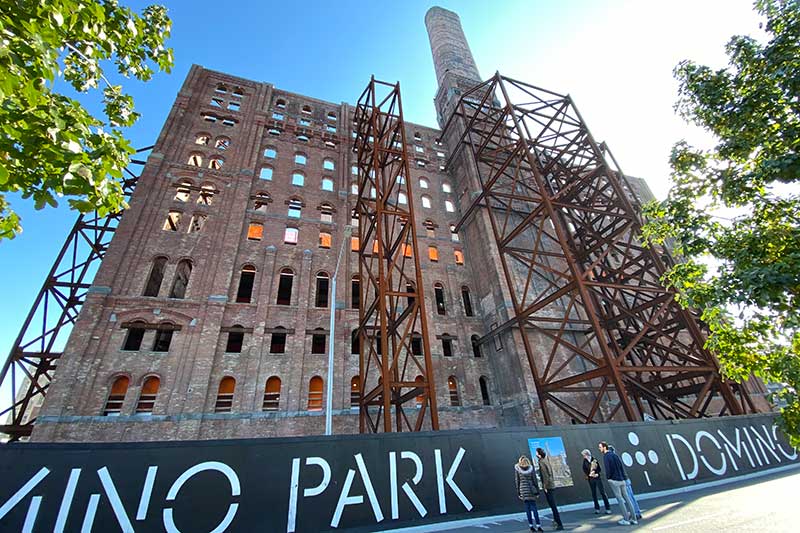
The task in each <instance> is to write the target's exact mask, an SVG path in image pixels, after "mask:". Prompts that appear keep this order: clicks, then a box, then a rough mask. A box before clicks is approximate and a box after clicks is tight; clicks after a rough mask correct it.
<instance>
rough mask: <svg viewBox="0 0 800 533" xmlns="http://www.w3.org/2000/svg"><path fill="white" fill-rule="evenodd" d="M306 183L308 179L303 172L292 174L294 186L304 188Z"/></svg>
mask: <svg viewBox="0 0 800 533" xmlns="http://www.w3.org/2000/svg"><path fill="white" fill-rule="evenodd" d="M305 183H306V177H305V175H303V173H302V172H295V173H294V174H292V185H296V186H297V187H303V186H304V185H305Z"/></svg>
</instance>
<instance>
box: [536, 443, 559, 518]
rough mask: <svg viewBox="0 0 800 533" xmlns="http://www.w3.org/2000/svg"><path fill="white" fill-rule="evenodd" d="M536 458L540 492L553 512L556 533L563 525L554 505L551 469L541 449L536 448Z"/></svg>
mask: <svg viewBox="0 0 800 533" xmlns="http://www.w3.org/2000/svg"><path fill="white" fill-rule="evenodd" d="M536 457H538V458H539V475H540V476H541V477H542V490H544V496H545V498H547V504H548V505H550V510H551V511H553V520H555V523H556V531H562V530H563V529H564V525H563V524H562V523H561V515H560V514H558V506H557V505H556V492H555V491H556V483H555V480H554V479H553V467H551V466H550V463H548V462H547V459H545V457H547V454H546V453H545V452H544V450H543V449H541V448H536Z"/></svg>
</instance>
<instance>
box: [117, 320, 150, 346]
mask: <svg viewBox="0 0 800 533" xmlns="http://www.w3.org/2000/svg"><path fill="white" fill-rule="evenodd" d="M146 326H147V324H145V323H144V322H143V321H141V320H137V321H135V322H132V323H131V324H130V326H128V334H127V335H125V342H124V343H123V344H122V349H123V350H126V351H131V352H135V351H137V350H139V349H140V348H141V347H142V339H143V338H144V332H145V331H146V329H145V328H146Z"/></svg>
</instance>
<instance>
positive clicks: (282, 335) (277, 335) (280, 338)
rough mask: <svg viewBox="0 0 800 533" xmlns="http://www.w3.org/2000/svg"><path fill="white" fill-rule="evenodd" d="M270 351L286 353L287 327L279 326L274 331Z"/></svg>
mask: <svg viewBox="0 0 800 533" xmlns="http://www.w3.org/2000/svg"><path fill="white" fill-rule="evenodd" d="M269 353H286V328H284V327H282V326H278V327H277V328H275V330H274V331H273V332H272V336H271V338H270V341H269Z"/></svg>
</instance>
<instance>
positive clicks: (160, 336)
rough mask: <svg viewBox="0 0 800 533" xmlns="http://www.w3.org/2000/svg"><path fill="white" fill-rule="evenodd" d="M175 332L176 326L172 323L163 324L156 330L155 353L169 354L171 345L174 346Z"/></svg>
mask: <svg viewBox="0 0 800 533" xmlns="http://www.w3.org/2000/svg"><path fill="white" fill-rule="evenodd" d="M174 331H175V325H174V324H172V323H170V322H162V323H160V324H159V325H158V329H156V336H155V339H154V340H153V351H154V352H168V351H169V345H170V344H172V333H173V332H174Z"/></svg>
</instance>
